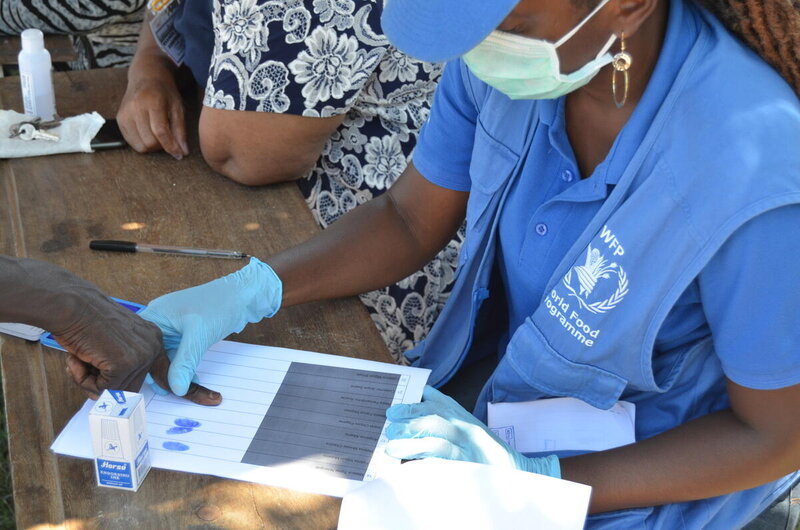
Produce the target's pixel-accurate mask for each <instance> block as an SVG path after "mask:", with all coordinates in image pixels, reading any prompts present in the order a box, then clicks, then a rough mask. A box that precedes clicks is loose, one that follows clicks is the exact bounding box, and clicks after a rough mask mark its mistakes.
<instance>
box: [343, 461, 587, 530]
mask: <svg viewBox="0 0 800 530" xmlns="http://www.w3.org/2000/svg"><path fill="white" fill-rule="evenodd" d="M590 494H591V487H589V486H585V485H583V484H577V483H575V482H569V481H566V480H560V479H556V478H552V477H546V476H543V475H538V474H535V473H528V472H525V471H518V470H515V469H507V468H500V467H498V466H490V465H485V464H476V463H473V462H461V461H455V460H441V459H438V458H428V459H424V460H415V461H411V462H407V463H405V464H403V465H401V466H399V468H397V469H395V470H393V471H392V472H391V473H389V474H386V475H384V476H383V477H381V478H379V479H376V480H373V481H372V482H369V483H367V484H365V485H364V486H362V487H360V488H359V489H357V490H355V491H353V492H352V493H350V494H348V495H347V496H345V497H344V499H343V501H342V510H341V513H340V515H339V527H338V528H339V530H367V529H370V530H372V529H375V528H381V529H384V530H401V529H403V530H405V529H408V528H414V529H416V530H425V529H431V530H433V529H436V530H440V529H442V528H481V529H494V528H496V529H503V530H507V529H511V528H536V529H537V530H581V529H582V528H583V524H584V521H585V519H586V513H587V511H588V508H589V497H590Z"/></svg>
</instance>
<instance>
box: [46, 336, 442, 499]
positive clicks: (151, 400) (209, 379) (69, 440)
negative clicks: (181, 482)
mask: <svg viewBox="0 0 800 530" xmlns="http://www.w3.org/2000/svg"><path fill="white" fill-rule="evenodd" d="M429 373H430V372H429V370H425V369H420V368H412V367H408V366H400V365H395V364H387V363H379V362H375V361H366V360H361V359H352V358H348V357H339V356H335V355H325V354H320V353H312V352H305V351H300V350H289V349H284V348H275V347H270V346H256V345H252V344H242V343H236V342H228V341H223V342H220V343H217V344H215V345H214V346H213V347H212V348H211V349H210V350H209V351H208V352H207V353H206V354H205V356H204V357H203V360H202V361H201V363H200V364H199V365H198V368H197V376H198V379H199V382H200V383H201V384H202V385H204V386H207V387H209V388H211V389H213V390H217V391H219V392H220V393H222V396H223V401H222V404H221V405H219V406H217V407H204V406H201V405H196V404H194V403H191V402H189V401H186V400H184V399H182V398H178V397H175V396H172V395H168V396H161V395H158V394H155V393H154V392H153V391H152V390H151V389H150V388H149V387H148V386H147V385H145V386H144V387H143V389H142V393H143V394H144V395H145V400H146V412H147V430H148V436H149V440H150V448H151V451H152V464H153V467H157V468H162V469H170V470H175V471H184V472H189V473H203V474H210V475H216V476H220V477H226V478H232V479H239V480H247V481H251V482H257V483H261V484H267V485H271V486H281V487H287V488H292V489H297V490H301V491H308V492H312V493H321V494H325V495H333V496H337V497H341V496H343V495H345V494H346V493H348V492H349V491H351V490H353V489H354V488H356V487H358V486H360V485H361V484H362V483H363V482H365V481H369V480H372V479H374V478H377V477H379V476H381V475H382V474H384V473H385V472H388V471H389V470H391V469H393V468H395V467H396V466H397V465H399V461H398V460H396V459H393V458H391V457H389V456H387V455H386V454H385V452H384V445H385V444H386V441H387V440H386V437H385V435H384V429H385V427H386V417H385V411H386V408H387V407H389V406H391V405H393V404H395V403H414V402H418V401H419V400H420V399H421V397H422V389H423V387H424V386H425V383H426V381H427V379H428V374H429ZM93 403H94V402H92V401H87V402H86V404H85V405H84V406H83V408H82V409H81V410H80V411H79V412H78V413H77V414H76V415H75V416H74V417H73V418H72V420H70V422H69V424H68V425H67V426H66V427H65V428H64V430H63V431H62V432H61V434H60V435H59V436H58V438H57V439H56V441H55V442H54V443H53V445H52V449H53V451H55V452H56V453H59V454H63V455H67V456H76V457H81V458H92V454H91V440H90V438H89V427H88V411H89V409H90V408H91V406H92V404H93Z"/></svg>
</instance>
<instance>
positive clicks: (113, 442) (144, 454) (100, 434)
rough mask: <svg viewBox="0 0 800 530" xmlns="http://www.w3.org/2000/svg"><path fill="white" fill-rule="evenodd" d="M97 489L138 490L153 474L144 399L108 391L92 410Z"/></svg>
mask: <svg viewBox="0 0 800 530" xmlns="http://www.w3.org/2000/svg"><path fill="white" fill-rule="evenodd" d="M89 428H90V429H91V432H92V450H93V451H94V468H95V472H96V473H97V484H98V486H105V487H108V488H117V489H123V490H129V491H136V490H138V489H139V486H140V485H141V484H142V481H143V480H144V478H145V477H146V476H147V472H148V471H150V448H149V446H148V444H147V421H145V414H144V397H143V396H142V395H141V394H137V393H135V392H124V391H122V390H106V391H104V392H103V393H102V394H101V395H100V398H99V399H98V400H97V403H95V404H94V406H93V407H92V410H90V411H89Z"/></svg>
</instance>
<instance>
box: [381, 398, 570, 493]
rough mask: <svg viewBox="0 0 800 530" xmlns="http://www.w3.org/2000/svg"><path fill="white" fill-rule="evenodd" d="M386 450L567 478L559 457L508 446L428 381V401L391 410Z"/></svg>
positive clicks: (410, 456)
mask: <svg viewBox="0 0 800 530" xmlns="http://www.w3.org/2000/svg"><path fill="white" fill-rule="evenodd" d="M386 417H387V418H388V419H389V421H390V422H392V423H391V424H390V425H389V427H387V429H386V435H387V437H388V438H389V443H387V444H386V452H387V453H388V454H389V455H390V456H393V457H395V458H402V459H407V460H413V459H418V458H427V457H435V458H444V459H447V460H465V461H467V462H478V463H480V464H489V465H493V466H503V467H507V468H514V469H519V470H521V471H529V472H531V473H538V474H540V475H548V476H550V477H556V478H561V466H560V465H559V463H558V457H556V456H554V455H551V456H548V457H544V458H529V457H527V456H525V455H523V454H522V453H520V452H519V451H516V450H514V449H512V448H511V447H509V446H508V444H506V443H505V442H504V441H502V440H501V439H500V438H498V437H497V435H495V434H494V433H493V432H492V431H491V430H489V428H488V427H487V426H486V425H484V424H482V423H481V422H480V421H478V420H477V418H475V416H473V415H472V414H470V413H469V412H467V411H466V410H465V409H464V408H463V407H462V406H461V405H459V404H458V403H456V401H455V400H454V399H452V398H450V397H448V396H445V395H444V394H442V393H441V392H439V391H438V390H436V389H435V388H433V387H430V386H426V387H425V390H424V391H423V393H422V403H412V404H400V405H393V406H391V407H389V408H388V409H387V410H386Z"/></svg>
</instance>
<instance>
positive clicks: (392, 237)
mask: <svg viewBox="0 0 800 530" xmlns="http://www.w3.org/2000/svg"><path fill="white" fill-rule="evenodd" d="M467 197H468V193H466V192H459V191H453V190H448V189H445V188H441V187H439V186H436V185H435V184H432V183H430V182H429V181H428V180H426V179H425V178H424V177H423V176H422V175H421V174H420V173H419V172H418V171H417V170H416V168H415V167H414V165H413V164H409V166H408V168H406V170H405V172H404V173H403V175H401V176H400V178H399V179H398V180H397V182H395V183H394V185H393V186H392V187H391V188H390V189H389V191H387V192H386V193H384V194H383V195H381V196H379V197H377V198H375V199H372V200H371V201H369V202H366V203H364V204H362V205H361V206H359V207H357V208H355V209H354V210H352V211H351V212H349V213H348V214H346V215H344V216H342V218H341V219H339V220H338V221H337V222H336V223H334V224H333V225H331V226H330V227H328V228H327V229H326V230H325V231H323V232H322V233H320V234H319V235H317V236H316V237H314V238H313V239H311V240H309V241H307V242H306V243H304V244H302V245H299V246H297V247H294V248H291V249H289V250H287V251H285V252H282V253H280V254H277V255H275V256H273V257H271V258H269V259H268V260H267V262H268V263H269V264H270V265H271V266H272V268H273V269H274V270H275V272H276V273H277V274H278V276H279V277H280V278H281V281H282V282H283V303H282V306H291V305H295V304H300V303H303V302H309V301H313V300H323V299H328V298H337V297H340V296H349V295H354V294H359V293H363V292H367V291H370V290H372V289H376V288H378V287H384V286H386V285H389V284H391V283H393V282H396V281H398V280H401V279H403V278H405V277H406V276H408V275H409V274H411V273H413V272H414V271H416V270H418V269H419V268H420V267H422V266H423V265H424V264H425V263H427V262H428V261H430V259H431V258H433V256H434V255H436V253H437V252H438V251H439V250H441V249H442V247H444V246H445V245H446V244H447V242H448V241H449V240H450V239H451V238H452V236H453V234H455V232H456V230H458V227H459V226H460V225H461V222H462V221H463V219H464V214H465V211H466V203H467Z"/></svg>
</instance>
